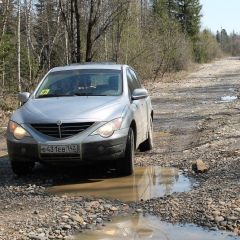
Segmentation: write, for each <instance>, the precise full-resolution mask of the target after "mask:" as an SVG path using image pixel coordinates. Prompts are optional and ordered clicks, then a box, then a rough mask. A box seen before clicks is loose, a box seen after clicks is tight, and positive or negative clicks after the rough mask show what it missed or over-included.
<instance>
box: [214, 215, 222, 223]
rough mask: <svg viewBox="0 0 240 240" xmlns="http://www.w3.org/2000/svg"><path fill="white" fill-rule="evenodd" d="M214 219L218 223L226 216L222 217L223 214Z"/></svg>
mask: <svg viewBox="0 0 240 240" xmlns="http://www.w3.org/2000/svg"><path fill="white" fill-rule="evenodd" d="M214 220H215V222H216V223H219V222H222V221H224V217H222V216H216V217H215V219H214Z"/></svg>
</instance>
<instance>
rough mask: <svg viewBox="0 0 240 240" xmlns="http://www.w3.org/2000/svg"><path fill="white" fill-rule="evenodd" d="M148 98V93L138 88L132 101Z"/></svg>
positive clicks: (133, 94)
mask: <svg viewBox="0 0 240 240" xmlns="http://www.w3.org/2000/svg"><path fill="white" fill-rule="evenodd" d="M147 97H148V91H147V90H146V89H144V88H137V89H135V90H134V91H133V93H132V100H138V99H143V98H147Z"/></svg>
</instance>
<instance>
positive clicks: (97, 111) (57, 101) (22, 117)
mask: <svg viewBox="0 0 240 240" xmlns="http://www.w3.org/2000/svg"><path fill="white" fill-rule="evenodd" d="M124 108H125V102H124V98H123V97H121V96H120V97H114V96H108V97H106V96H104V97H103V96H101V97H98V96H97V97H96V96H90V97H87V96H86V97H85V96H84V97H59V98H44V99H31V98H30V99H29V100H28V102H27V103H25V105H24V106H23V107H21V108H20V109H18V110H17V111H16V112H15V113H14V114H13V116H12V120H13V121H16V122H18V123H37V122H38V123H39V122H48V121H54V120H63V121H64V120H66V121H67V120H71V121H77V120H85V119H87V120H88V121H110V120H112V119H114V118H117V117H120V116H121V114H122V112H123V110H124Z"/></svg>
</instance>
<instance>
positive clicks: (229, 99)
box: [221, 96, 238, 102]
mask: <svg viewBox="0 0 240 240" xmlns="http://www.w3.org/2000/svg"><path fill="white" fill-rule="evenodd" d="M236 99H238V97H236V96H225V97H221V101H223V102H232V101H234V100H236Z"/></svg>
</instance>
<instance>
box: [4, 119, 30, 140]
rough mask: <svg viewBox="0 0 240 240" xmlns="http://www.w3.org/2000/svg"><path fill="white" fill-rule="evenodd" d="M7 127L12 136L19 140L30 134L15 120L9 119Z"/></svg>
mask: <svg viewBox="0 0 240 240" xmlns="http://www.w3.org/2000/svg"><path fill="white" fill-rule="evenodd" d="M8 129H9V131H10V132H11V133H12V134H13V136H14V137H15V138H16V139H18V140H21V139H23V138H24V137H27V136H28V137H30V134H29V133H28V132H27V131H26V130H25V129H24V128H22V127H21V126H20V125H18V124H17V123H15V122H12V121H10V122H9V125H8Z"/></svg>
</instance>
